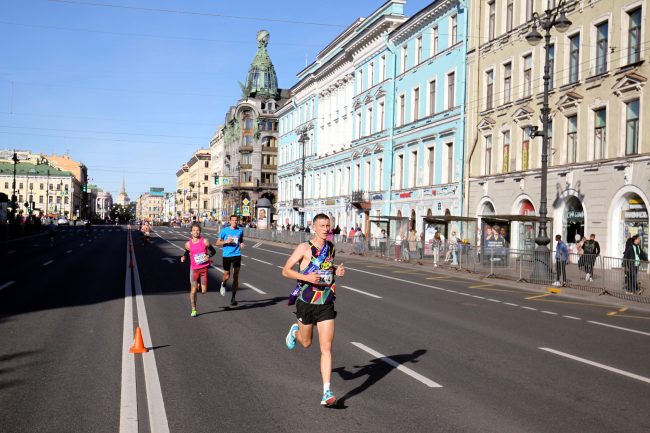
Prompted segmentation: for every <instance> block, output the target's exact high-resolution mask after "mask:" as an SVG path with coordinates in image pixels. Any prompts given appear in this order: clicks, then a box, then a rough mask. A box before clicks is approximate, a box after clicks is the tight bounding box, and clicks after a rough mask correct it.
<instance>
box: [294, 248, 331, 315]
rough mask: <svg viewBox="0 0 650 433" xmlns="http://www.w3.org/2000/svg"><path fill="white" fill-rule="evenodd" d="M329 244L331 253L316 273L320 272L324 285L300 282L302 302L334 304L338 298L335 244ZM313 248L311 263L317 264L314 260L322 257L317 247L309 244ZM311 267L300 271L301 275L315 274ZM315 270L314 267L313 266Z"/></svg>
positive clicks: (329, 252)
mask: <svg viewBox="0 0 650 433" xmlns="http://www.w3.org/2000/svg"><path fill="white" fill-rule="evenodd" d="M326 242H327V244H329V251H328V253H327V257H325V259H324V260H323V262H322V263H321V264H320V265H319V266H318V269H317V270H315V272H318V273H319V274H320V275H321V277H320V278H321V282H322V284H323V285H311V284H308V283H305V282H304V281H300V280H299V281H298V283H299V284H301V286H300V295H299V296H300V300H301V301H302V302H306V303H307V304H332V303H333V302H334V299H335V298H336V284H335V283H334V244H333V243H332V242H329V241H326ZM307 243H308V244H309V246H310V247H311V257H312V258H311V263H310V264H315V263H314V260H316V258H317V257H318V256H319V255H320V250H319V249H318V247H317V246H316V245H314V244H313V243H311V241H308V242H307ZM309 268H310V266H309V265H307V266H306V267H305V268H304V269H302V270H300V273H301V274H305V272H307V273H309V272H314V271H312V270H310V269H309ZM312 268H313V266H312Z"/></svg>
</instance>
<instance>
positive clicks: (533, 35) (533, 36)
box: [526, 24, 544, 47]
mask: <svg viewBox="0 0 650 433" xmlns="http://www.w3.org/2000/svg"><path fill="white" fill-rule="evenodd" d="M543 38H544V37H543V36H542V34H541V33H540V32H539V31H537V24H533V27H532V28H531V29H530V32H529V33H528V34H527V35H526V40H527V41H528V43H529V44H530V45H532V46H533V47H535V46H537V45H539V43H540V42H541V41H542V39H543Z"/></svg>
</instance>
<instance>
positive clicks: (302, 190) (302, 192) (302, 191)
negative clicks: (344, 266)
mask: <svg viewBox="0 0 650 433" xmlns="http://www.w3.org/2000/svg"><path fill="white" fill-rule="evenodd" d="M308 140H309V137H308V136H307V131H306V130H304V129H303V130H302V131H301V133H300V138H299V139H298V142H299V143H300V144H301V147H302V170H301V171H300V178H301V180H300V209H302V210H301V211H300V229H301V230H304V229H305V156H306V155H305V143H306V142H307V141H308Z"/></svg>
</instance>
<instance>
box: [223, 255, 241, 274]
mask: <svg viewBox="0 0 650 433" xmlns="http://www.w3.org/2000/svg"><path fill="white" fill-rule="evenodd" d="M230 265H232V267H233V268H235V269H239V268H241V256H235V257H224V258H223V270H224V271H229V270H230Z"/></svg>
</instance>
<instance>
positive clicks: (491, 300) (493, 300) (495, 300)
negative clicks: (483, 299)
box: [487, 298, 501, 303]
mask: <svg viewBox="0 0 650 433" xmlns="http://www.w3.org/2000/svg"><path fill="white" fill-rule="evenodd" d="M487 300H488V301H490V302H499V303H500V302H501V301H499V300H498V299H492V298H487Z"/></svg>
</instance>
